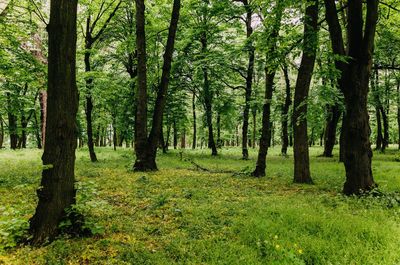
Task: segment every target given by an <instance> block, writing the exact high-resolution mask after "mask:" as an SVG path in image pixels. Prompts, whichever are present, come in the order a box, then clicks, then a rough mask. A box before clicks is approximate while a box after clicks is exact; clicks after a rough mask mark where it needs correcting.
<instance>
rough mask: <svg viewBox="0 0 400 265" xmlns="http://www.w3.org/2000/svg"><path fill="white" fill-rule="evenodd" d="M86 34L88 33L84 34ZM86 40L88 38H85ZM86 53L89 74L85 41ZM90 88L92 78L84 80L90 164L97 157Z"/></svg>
mask: <svg viewBox="0 0 400 265" xmlns="http://www.w3.org/2000/svg"><path fill="white" fill-rule="evenodd" d="M86 34H88V33H86ZM87 38H88V37H87ZM85 48H86V51H85V72H86V73H90V71H91V65H90V54H91V49H92V43H91V41H90V40H86V46H85ZM92 87H93V78H91V77H88V78H86V89H87V94H86V109H85V114H86V133H87V138H88V148H89V155H90V160H91V161H92V162H97V156H96V153H95V151H94V143H93V125H92V112H93V100H92Z"/></svg>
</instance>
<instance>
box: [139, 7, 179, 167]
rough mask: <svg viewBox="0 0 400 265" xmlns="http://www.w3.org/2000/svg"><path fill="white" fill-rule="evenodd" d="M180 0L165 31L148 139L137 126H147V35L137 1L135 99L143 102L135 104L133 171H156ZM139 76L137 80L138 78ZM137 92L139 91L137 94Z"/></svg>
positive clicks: (145, 130) (144, 131)
mask: <svg viewBox="0 0 400 265" xmlns="http://www.w3.org/2000/svg"><path fill="white" fill-rule="evenodd" d="M180 8H181V1H180V0H174V3H173V8H172V14H171V21H170V25H169V30H168V39H167V45H166V48H165V53H164V64H163V68H162V76H161V81H160V85H159V88H158V92H157V98H156V102H155V105H154V113H153V121H152V127H151V131H150V135H149V137H148V138H147V136H146V135H147V129H141V128H139V127H140V126H146V123H147V115H145V114H144V111H147V80H146V73H147V68H146V41H145V39H146V35H145V26H144V25H145V15H144V10H145V6H144V1H143V0H138V1H136V10H137V11H136V35H137V38H136V47H137V50H138V82H139V89H138V94H139V93H140V96H139V95H138V97H137V99H138V100H139V99H140V100H142V101H143V102H142V103H140V105H142V106H140V109H139V102H137V103H138V105H137V106H138V111H137V119H139V123H137V126H136V129H139V130H140V134H139V135H138V136H139V138H138V140H139V143H138V145H137V146H138V147H139V149H136V162H135V165H134V170H135V171H151V170H157V165H156V155H157V146H158V141H159V138H160V136H159V134H160V131H161V130H160V127H161V126H162V118H163V114H164V109H165V105H166V101H167V92H168V86H169V79H170V72H171V64H172V55H173V51H174V46H175V36H176V31H177V28H178V21H179V15H180ZM139 77H140V78H139ZM139 91H140V92H139Z"/></svg>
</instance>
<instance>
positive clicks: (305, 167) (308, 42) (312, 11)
mask: <svg viewBox="0 0 400 265" xmlns="http://www.w3.org/2000/svg"><path fill="white" fill-rule="evenodd" d="M317 31H318V0H313V1H311V2H310V5H309V6H307V7H306V11H305V20H304V43H303V46H304V48H303V56H302V59H301V63H300V69H299V73H298V76H297V81H296V88H295V95H294V106H293V121H294V122H293V127H294V148H293V151H294V179H293V181H294V182H295V183H312V179H311V175H310V161H309V151H308V135H307V105H308V104H307V100H308V92H309V89H310V83H311V78H312V74H313V70H314V64H315V59H316V49H317V45H318V36H317V34H318V33H317Z"/></svg>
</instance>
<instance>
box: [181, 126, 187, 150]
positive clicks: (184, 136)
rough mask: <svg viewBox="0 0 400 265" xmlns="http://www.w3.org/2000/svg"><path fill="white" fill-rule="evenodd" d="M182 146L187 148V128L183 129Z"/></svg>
mask: <svg viewBox="0 0 400 265" xmlns="http://www.w3.org/2000/svg"><path fill="white" fill-rule="evenodd" d="M181 148H182V149H185V148H186V128H184V129H183V133H182V135H181Z"/></svg>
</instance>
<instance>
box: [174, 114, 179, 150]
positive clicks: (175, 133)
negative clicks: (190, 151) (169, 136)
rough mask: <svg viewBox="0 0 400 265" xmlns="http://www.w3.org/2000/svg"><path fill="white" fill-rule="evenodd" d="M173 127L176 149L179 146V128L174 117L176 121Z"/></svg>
mask: <svg viewBox="0 0 400 265" xmlns="http://www.w3.org/2000/svg"><path fill="white" fill-rule="evenodd" d="M173 127H174V128H173V129H174V137H173V138H174V139H173V140H174V149H176V148H177V147H178V129H177V126H176V120H175V119H174V123H173Z"/></svg>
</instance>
